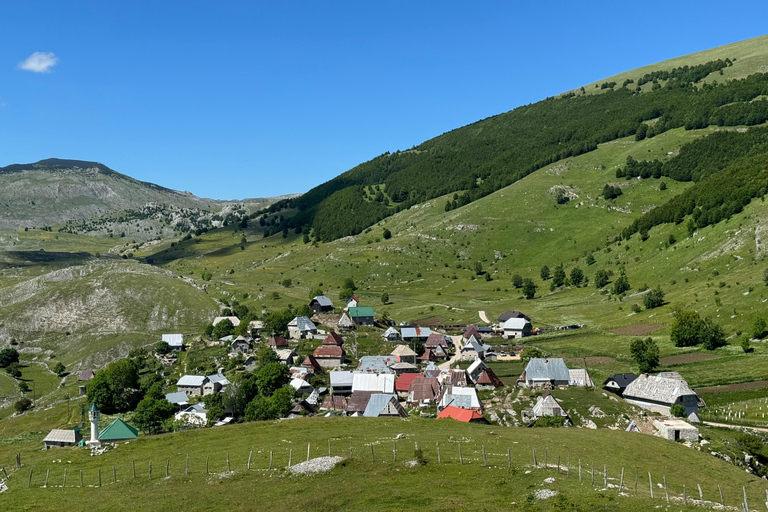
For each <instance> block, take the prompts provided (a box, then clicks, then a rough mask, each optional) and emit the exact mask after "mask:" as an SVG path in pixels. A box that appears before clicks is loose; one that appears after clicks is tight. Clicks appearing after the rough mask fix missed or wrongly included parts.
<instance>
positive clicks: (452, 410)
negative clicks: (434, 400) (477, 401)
mask: <svg viewBox="0 0 768 512" xmlns="http://www.w3.org/2000/svg"><path fill="white" fill-rule="evenodd" d="M437 417H438V419H439V418H453V419H454V420H459V421H464V422H466V423H469V422H470V421H472V420H479V419H482V418H483V415H482V414H480V413H479V412H477V411H471V410H469V409H461V408H459V407H454V406H452V405H449V406H448V407H446V408H445V409H443V410H442V411H440V414H438V415H437Z"/></svg>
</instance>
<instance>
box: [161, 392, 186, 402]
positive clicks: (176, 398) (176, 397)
mask: <svg viewBox="0 0 768 512" xmlns="http://www.w3.org/2000/svg"><path fill="white" fill-rule="evenodd" d="M165 399H166V400H168V401H169V402H171V403H172V404H186V403H188V402H189V397H188V396H187V394H186V393H185V392H183V391H174V392H173V393H166V394H165Z"/></svg>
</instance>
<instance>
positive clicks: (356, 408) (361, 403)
mask: <svg viewBox="0 0 768 512" xmlns="http://www.w3.org/2000/svg"><path fill="white" fill-rule="evenodd" d="M374 394H377V395H378V394H381V392H380V391H357V392H355V393H352V395H351V396H350V397H349V400H348V401H347V409H346V412H347V416H362V414H363V413H364V412H365V409H366V407H368V401H369V400H370V399H371V395H374Z"/></svg>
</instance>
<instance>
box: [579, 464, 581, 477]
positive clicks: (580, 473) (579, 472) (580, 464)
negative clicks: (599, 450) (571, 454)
mask: <svg viewBox="0 0 768 512" xmlns="http://www.w3.org/2000/svg"><path fill="white" fill-rule="evenodd" d="M579 482H581V459H579Z"/></svg>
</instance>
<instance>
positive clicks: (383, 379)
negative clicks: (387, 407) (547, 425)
mask: <svg viewBox="0 0 768 512" xmlns="http://www.w3.org/2000/svg"><path fill="white" fill-rule="evenodd" d="M356 391H377V392H379V393H394V392H395V374H393V373H378V374H376V373H357V372H354V373H353V374H352V394H353V395H354V394H355V392H356Z"/></svg>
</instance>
